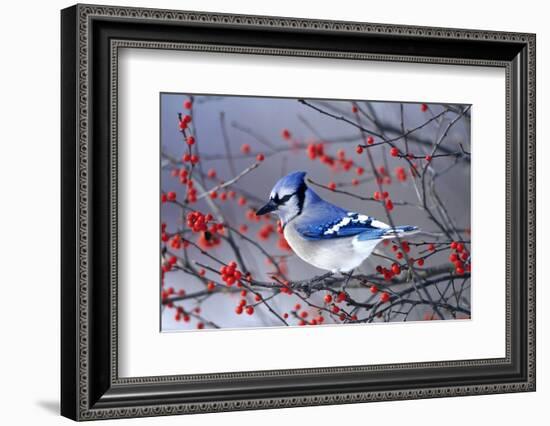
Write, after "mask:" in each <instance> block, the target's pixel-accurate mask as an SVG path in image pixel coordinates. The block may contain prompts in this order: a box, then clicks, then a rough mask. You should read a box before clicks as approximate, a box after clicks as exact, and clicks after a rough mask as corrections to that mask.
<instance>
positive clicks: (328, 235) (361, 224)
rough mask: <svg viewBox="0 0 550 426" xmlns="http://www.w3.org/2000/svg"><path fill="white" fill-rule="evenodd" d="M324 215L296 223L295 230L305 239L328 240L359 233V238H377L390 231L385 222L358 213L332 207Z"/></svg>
mask: <svg viewBox="0 0 550 426" xmlns="http://www.w3.org/2000/svg"><path fill="white" fill-rule="evenodd" d="M326 216H328V217H325V218H316V219H315V220H311V221H303V222H302V223H300V224H297V225H296V231H298V233H299V234H300V235H301V236H302V237H304V238H305V239H307V240H328V239H333V238H343V237H353V236H356V235H360V239H361V240H377V239H380V238H382V237H383V236H384V235H385V234H386V233H387V232H388V231H390V228H389V227H388V225H386V224H385V223H382V222H379V221H377V220H376V219H374V218H372V217H370V216H366V215H362V214H359V213H354V212H346V211H345V210H341V209H334V210H332V211H331V212H330V214H329V215H326ZM323 219H325V220H323ZM327 219H328V220H327Z"/></svg>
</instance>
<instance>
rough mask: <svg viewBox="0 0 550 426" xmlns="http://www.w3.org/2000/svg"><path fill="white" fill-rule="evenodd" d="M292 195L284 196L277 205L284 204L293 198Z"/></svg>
mask: <svg viewBox="0 0 550 426" xmlns="http://www.w3.org/2000/svg"><path fill="white" fill-rule="evenodd" d="M293 195H294V194H288V195H285V196H284V197H283V198H281V199H280V200H279V204H284V203H286V202H287V201H288V200H290V198H291V197H292V196H293Z"/></svg>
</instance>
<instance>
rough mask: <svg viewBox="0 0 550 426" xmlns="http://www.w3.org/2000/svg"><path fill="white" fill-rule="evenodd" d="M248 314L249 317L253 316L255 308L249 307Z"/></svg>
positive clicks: (247, 308)
mask: <svg viewBox="0 0 550 426" xmlns="http://www.w3.org/2000/svg"><path fill="white" fill-rule="evenodd" d="M246 313H247V314H248V315H252V314H253V313H254V306H247V307H246Z"/></svg>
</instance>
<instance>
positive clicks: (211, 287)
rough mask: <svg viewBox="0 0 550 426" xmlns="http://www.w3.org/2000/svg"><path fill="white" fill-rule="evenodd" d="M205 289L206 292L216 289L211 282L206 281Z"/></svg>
mask: <svg viewBox="0 0 550 426" xmlns="http://www.w3.org/2000/svg"><path fill="white" fill-rule="evenodd" d="M206 288H207V289H208V291H212V290H214V289H215V288H216V284H214V283H213V282H212V281H208V284H207V285H206Z"/></svg>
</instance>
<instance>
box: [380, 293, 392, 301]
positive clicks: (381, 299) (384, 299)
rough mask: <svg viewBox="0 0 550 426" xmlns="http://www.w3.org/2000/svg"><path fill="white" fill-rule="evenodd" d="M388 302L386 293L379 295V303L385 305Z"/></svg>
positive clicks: (388, 298)
mask: <svg viewBox="0 0 550 426" xmlns="http://www.w3.org/2000/svg"><path fill="white" fill-rule="evenodd" d="M389 300H390V295H389V294H388V293H382V294H381V295H380V302H382V303H386V302H388V301H389Z"/></svg>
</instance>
